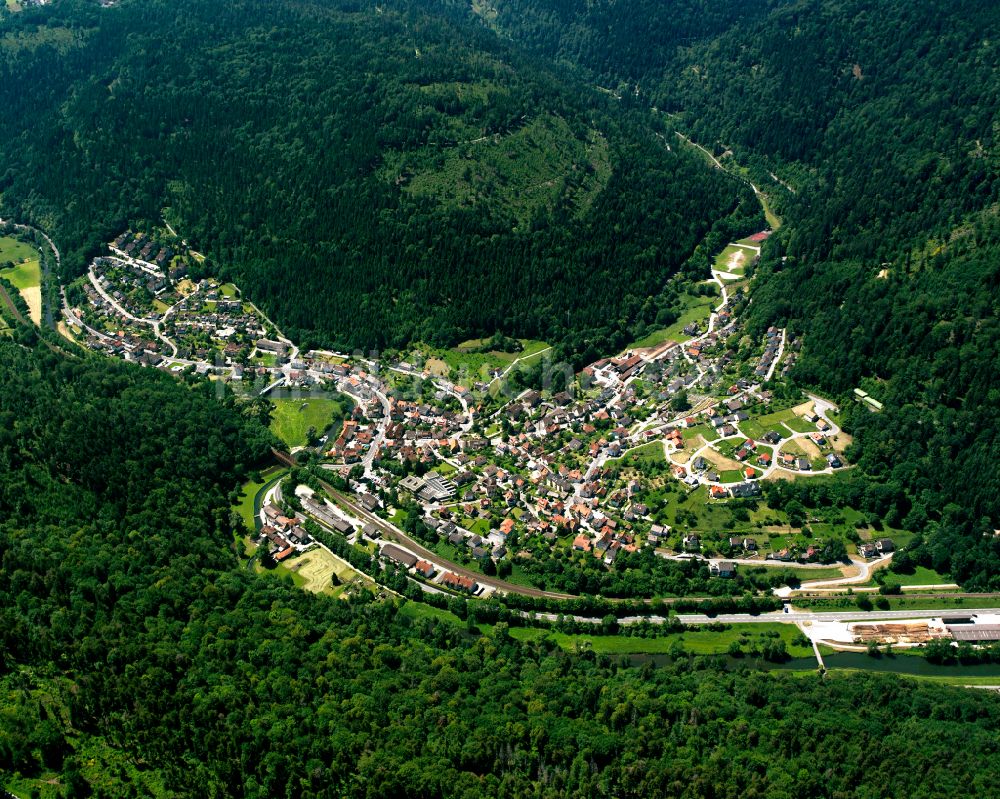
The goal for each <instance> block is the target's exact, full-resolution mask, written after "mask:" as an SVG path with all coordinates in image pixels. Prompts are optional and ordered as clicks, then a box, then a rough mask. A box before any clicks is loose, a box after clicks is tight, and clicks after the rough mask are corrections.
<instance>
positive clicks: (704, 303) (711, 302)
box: [629, 294, 719, 349]
mask: <svg viewBox="0 0 1000 799" xmlns="http://www.w3.org/2000/svg"><path fill="white" fill-rule="evenodd" d="M684 299H685V305H684V308H683V309H682V310H681V313H680V316H679V317H678V319H677V321H676V322H674V323H673V324H672V325H670V327H664V328H662V329H660V330H654V331H653V332H652V333H650V334H649V335H648V336H646V337H645V338H642V339H639V340H638V341H635V342H633V343H632V344H630V345H629V349H642V348H645V347H658V346H659V345H660V344H662V343H663V342H664V341H678V342H680V341H685V340H687V339H688V338H689V336H687V335H686V334H685V333H684V328H685V327H687V326H688V325H689V324H691V323H692V322H704V321H706V320H707V319H708V317H709V316H711V314H712V309H713V308H714V307H715V306H716V305H718V304H719V298H718V296H712V297H701V296H698V297H694V296H692V295H690V294H685V295H684Z"/></svg>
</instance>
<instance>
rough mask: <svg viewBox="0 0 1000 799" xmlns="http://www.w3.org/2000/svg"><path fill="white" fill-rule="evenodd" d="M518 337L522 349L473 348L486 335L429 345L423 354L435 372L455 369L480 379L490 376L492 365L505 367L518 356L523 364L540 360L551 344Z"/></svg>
mask: <svg viewBox="0 0 1000 799" xmlns="http://www.w3.org/2000/svg"><path fill="white" fill-rule="evenodd" d="M519 341H520V342H521V346H522V348H523V349H522V350H521V351H520V352H500V351H499V350H491V351H489V352H472V350H474V349H477V348H479V347H481V346H483V345H484V344H486V343H487V342H486V341H484V340H483V339H470V340H469V341H463V342H462V343H461V344H459V345H458V346H457V347H453V348H451V349H431V348H429V347H426V348H423V350H422V354H423V355H424V356H425V357H426V358H427V361H426V368H427V369H428V370H429V371H431V372H433V373H435V374H440V375H442V376H447V375H449V374H450V373H451V371H452V370H455V371H457V372H458V373H459V376H468V378H470V379H480V378H484V377H488V374H487V373H488V372H489V371H491V370H493V369H505V368H506V367H508V366H510V364H511V363H513V362H514V361H516V360H518V359H519V358H522V359H523V360H522V361H521V362H520V363H521V364H525V365H530V364H532V363H534V362H535V361H537V360H538V357H541V356H540V353H542V352H544V351H545V350H547V349H548V347H549V345H548V344H546V343H545V342H544V341H535V340H532V339H519ZM519 365H520V364H519ZM515 368H516V367H515Z"/></svg>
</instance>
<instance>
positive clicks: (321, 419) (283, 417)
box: [270, 397, 339, 447]
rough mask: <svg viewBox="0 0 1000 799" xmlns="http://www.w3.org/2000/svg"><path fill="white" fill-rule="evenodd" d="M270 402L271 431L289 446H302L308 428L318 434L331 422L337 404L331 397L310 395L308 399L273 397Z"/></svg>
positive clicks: (337, 407)
mask: <svg viewBox="0 0 1000 799" xmlns="http://www.w3.org/2000/svg"><path fill="white" fill-rule="evenodd" d="M271 404H272V405H273V406H274V412H273V413H272V414H271V425H270V426H271V432H273V433H274V434H275V435H276V436H277V437H278V438H280V439H281V440H282V441H284V442H285V443H286V444H287V445H288V446H290V447H303V446H305V445H306V443H307V438H306V437H307V433H308V432H309V428H314V429H315V430H316V432H317V434H318V435H322V434H323V431H324V430H325V429H326V428H327V427H329V426H330V425H331V424H333V420H334V414H335V413H336V412H337V411H338V410H339V405H338V404H337V402H336V401H334V400H332V399H324V398H322V397H310V398H308V399H301V398H299V399H273V400H271Z"/></svg>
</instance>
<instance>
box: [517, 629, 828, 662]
mask: <svg viewBox="0 0 1000 799" xmlns="http://www.w3.org/2000/svg"><path fill="white" fill-rule="evenodd" d="M510 635H511V637H512V638H516V639H518V640H521V641H537V640H541V639H544V638H548V639H550V640H552V641H554V642H555V643H557V644H558V645H559V646H560V648H562V649H564V650H566V651H567V652H579V651H583V650H585V649H590V650H592V651H594V652H596V653H598V654H602V655H642V654H648V655H666V654H670V653H672V652H677V651H678V650H680V651H683V652H687V653H688V654H692V655H725V654H726V653H727V652H728V651H729V647H730V646H731V645H732V644H733V643H734V642H738V643H739V644H740V646H741V648H742V650H743V651H744V652H745V653H746V652H749V650H750V649H751V648H752V647H758V648H759V647H760V646H761V645H762V644H763V643H764V642H765V641H767V640H773V639H774V638H780V639H782V640H783V641H784V642H785V647H786V648H787V650H788V654H789V655H791V656H792V657H809V656H811V655H812V654H813V651H812V647H811V646H803V645H802V644H801V643H800V644H796V643H794V641H795V639H796V638H797V637H798V635H799V631H798V629H797V628H796V627H795V626H794V625H792V624H780V623H762V624H734V625H730V626H729V627H728V628H727V629H725V630H705V629H701V628H697V627H688V628H686V629H685V630H684V631H683V632H678V633H671V634H668V635H664V636H658V637H656V638H639V637H632V636H626V635H569V634H566V633H559V632H553V631H550V630H546V629H542V628H538V627H512V628H511V629H510Z"/></svg>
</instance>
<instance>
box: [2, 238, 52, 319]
mask: <svg viewBox="0 0 1000 799" xmlns="http://www.w3.org/2000/svg"><path fill="white" fill-rule="evenodd" d="M6 263H12V264H14V266H13V267H7V268H6V269H0V277H4V278H6V279H7V280H9V281H10V282H11V283H12V284H13V285H14V287H15V288H16V289H17V290H18V291H19V292H20V293H21V296H22V297H23V298H24V301H25V303H27V305H28V310H29V312H30V315H31V321H32V322H34V323H35V324H36V325H38V324H41V322H42V288H41V286H42V270H41V265H40V263H39V260H38V251H37V250H36V249H35V248H34V247H33V246H31V245H30V244H25V243H24V242H23V241H18V240H17V239H14V238H11V237H10V236H5V237H4V238H0V266H2V265H3V264H6Z"/></svg>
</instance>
